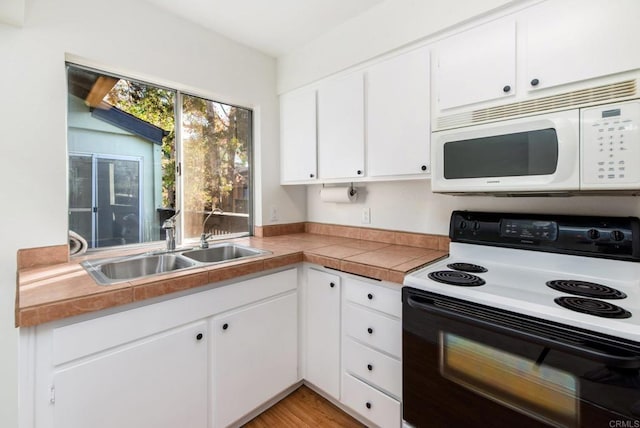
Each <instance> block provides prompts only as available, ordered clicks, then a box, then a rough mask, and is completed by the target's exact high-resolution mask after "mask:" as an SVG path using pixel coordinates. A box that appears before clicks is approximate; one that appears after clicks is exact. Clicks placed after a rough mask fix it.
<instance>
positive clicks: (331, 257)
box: [16, 233, 448, 327]
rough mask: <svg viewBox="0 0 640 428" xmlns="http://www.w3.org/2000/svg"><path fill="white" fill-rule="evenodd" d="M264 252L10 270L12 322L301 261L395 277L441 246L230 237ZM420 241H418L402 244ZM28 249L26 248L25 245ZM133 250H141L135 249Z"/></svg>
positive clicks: (437, 242)
mask: <svg viewBox="0 0 640 428" xmlns="http://www.w3.org/2000/svg"><path fill="white" fill-rule="evenodd" d="M228 242H235V243H238V244H240V245H246V246H250V247H255V248H260V249H264V250H268V251H270V253H269V254H265V255H261V256H259V257H252V258H248V259H244V260H238V261H234V262H227V263H223V264H218V265H211V266H205V267H195V268H192V269H187V270H181V271H177V272H170V273H166V274H159V275H154V276H150V277H145V278H140V279H136V280H132V281H128V282H121V283H118V284H113V285H108V286H104V285H98V284H96V282H95V281H94V280H93V279H92V278H91V277H90V276H89V274H88V273H87V272H86V271H85V269H84V268H83V267H82V266H81V265H80V263H81V262H82V261H84V260H87V259H88V258H105V257H113V256H116V255H117V256H122V255H127V253H131V252H133V250H127V252H123V251H122V250H121V251H119V252H117V254H114V252H101V253H100V254H98V255H94V256H91V257H89V256H85V257H78V258H74V259H72V260H71V261H69V262H66V263H57V264H53V265H49V266H44V267H31V268H21V269H19V270H18V285H17V286H18V290H17V296H16V326H21V327H27V326H34V325H37V324H42V323H45V322H49V321H54V320H57V319H62V318H66V317H70V316H74V315H80V314H84V313H89V312H94V311H98V310H101V309H106V308H109V307H113V306H118V305H124V304H127V303H131V302H136V301H141V300H145V299H149V298H152V297H157V296H161V295H164V294H168V293H172V292H176V291H181V290H186V289H190V288H194V287H199V286H203V285H205V284H209V283H212V282H218V281H224V280H228V279H233V278H236V277H240V276H243V275H248V274H252V273H256V272H261V271H266V270H269V269H274V268H278V267H282V266H287V265H293V264H296V263H299V262H302V261H306V262H309V263H314V264H319V265H322V266H326V267H328V268H333V269H338V270H341V271H344V272H348V273H353V274H357V275H363V276H367V277H371V278H375V279H380V280H384V281H389V282H392V283H397V284H398V285H399V286H400V284H402V281H403V279H404V275H405V274H406V273H408V272H410V271H413V270H415V269H417V268H419V267H421V266H423V265H425V264H427V263H430V262H433V261H435V260H437V259H440V258H441V257H443V256H445V255H446V254H447V252H446V251H444V250H445V248H446V246H447V244H448V241H447V240H446V238H440V239H438V238H435V237H434V238H433V242H431V243H429V244H427V246H425V243H424V242H412V241H411V240H406V239H404V240H403V239H396V240H395V242H398V243H402V244H408V245H398V244H397V243H387V242H379V241H373V240H361V239H353V238H345V237H339V236H330V235H318V234H312V233H294V234H288V235H279V236H273V237H264V238H258V237H246V238H239V239H231V240H229V241H228ZM410 245H422V246H410ZM27 251H33V250H27ZM135 251H136V252H137V253H140V252H144V251H149V249H146V250H140V249H139V248H138V249H137V250H135Z"/></svg>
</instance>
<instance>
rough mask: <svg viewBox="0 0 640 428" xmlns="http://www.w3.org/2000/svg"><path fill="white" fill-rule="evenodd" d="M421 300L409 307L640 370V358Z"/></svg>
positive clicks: (414, 300)
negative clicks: (586, 345)
mask: <svg viewBox="0 0 640 428" xmlns="http://www.w3.org/2000/svg"><path fill="white" fill-rule="evenodd" d="M421 300H423V299H421V298H420V297H417V296H409V297H408V299H407V301H408V304H409V306H411V307H413V308H415V309H418V310H422V311H425V312H428V313H430V314H434V315H440V316H444V317H446V318H450V319H453V320H457V321H462V322H464V323H466V324H470V325H473V326H476V327H480V328H484V329H489V330H492V331H495V332H499V333H505V334H508V335H510V336H513V337H516V338H520V339H524V340H528V341H533V342H536V343H538V344H540V345H542V346H546V347H549V348H555V349H561V350H563V351H567V352H570V353H572V354H574V355H579V356H583V357H586V358H589V359H591V360H595V361H598V362H601V363H604V364H606V365H610V366H615V367H621V368H639V367H640V357H638V356H622V355H615V354H610V353H607V352H603V351H600V350H596V349H592V348H587V347H582V346H578V345H574V344H572V343H565V342H561V341H558V340H555V339H553V338H550V337H544V336H540V335H537V334H534V333H530V332H527V331H520V330H517V329H515V328H513V327H509V326H505V325H500V324H496V323H492V322H489V321H485V320H481V319H477V318H474V317H472V316H469V315H465V314H460V313H457V312H454V311H450V310H447V309H443V308H439V307H436V306H433V305H431V304H429V303H424V302H421ZM429 302H430V300H429Z"/></svg>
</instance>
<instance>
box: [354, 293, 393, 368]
mask: <svg viewBox="0 0 640 428" xmlns="http://www.w3.org/2000/svg"><path fill="white" fill-rule="evenodd" d="M344 323H345V332H346V334H347V335H348V336H351V337H353V338H355V339H357V340H359V341H361V342H363V343H365V344H367V345H369V346H372V347H374V348H376V349H380V350H382V351H384V352H387V353H389V354H391V355H394V356H396V357H398V358H399V357H400V355H401V352H402V324H401V323H400V320H397V319H394V318H390V317H388V316H385V315H383V314H379V313H376V312H373V311H370V310H367V309H364V308H361V307H359V306H356V305H354V304H351V303H348V304H347V305H346V308H345V313H344Z"/></svg>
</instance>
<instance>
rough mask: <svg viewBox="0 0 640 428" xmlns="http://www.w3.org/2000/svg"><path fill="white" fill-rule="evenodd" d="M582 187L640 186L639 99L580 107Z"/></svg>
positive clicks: (616, 187)
mask: <svg viewBox="0 0 640 428" xmlns="http://www.w3.org/2000/svg"><path fill="white" fill-rule="evenodd" d="M580 114H581V119H582V120H581V123H582V129H581V139H582V141H581V147H582V150H581V159H580V160H581V168H580V170H581V174H582V180H581V181H582V185H581V189H582V190H597V189H638V188H640V130H639V129H638V126H640V101H631V102H624V103H617V104H608V105H606V106H597V107H590V108H585V109H582V110H581V113H580Z"/></svg>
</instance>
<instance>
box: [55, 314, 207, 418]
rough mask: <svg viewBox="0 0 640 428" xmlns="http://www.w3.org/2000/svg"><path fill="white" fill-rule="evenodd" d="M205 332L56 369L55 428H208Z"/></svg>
mask: <svg viewBox="0 0 640 428" xmlns="http://www.w3.org/2000/svg"><path fill="white" fill-rule="evenodd" d="M206 327H207V324H206V323H205V322H198V323H195V324H191V325H188V326H186V327H183V328H178V329H175V330H170V331H167V332H164V333H161V334H159V335H156V336H153V337H150V338H147V339H144V340H140V341H136V342H134V343H131V344H129V345H126V346H124V347H122V348H120V349H117V350H114V351H110V352H105V353H102V354H99V355H97V356H95V357H91V358H88V359H86V360H81V361H78V362H76V363H72V364H70V365H67V366H63V367H61V368H59V369H56V370H55V372H54V374H53V385H55V390H53V391H52V392H51V394H52V395H51V401H53V403H51V404H52V408H53V425H54V426H55V427H64V428H86V427H92V428H113V427H119V428H139V427H154V428H163V427H164V428H174V427H178V426H185V427H192V428H206V426H207V405H208V403H207V379H206V373H207V342H208V340H207V329H206ZM177 403H179V405H178V404H177Z"/></svg>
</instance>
